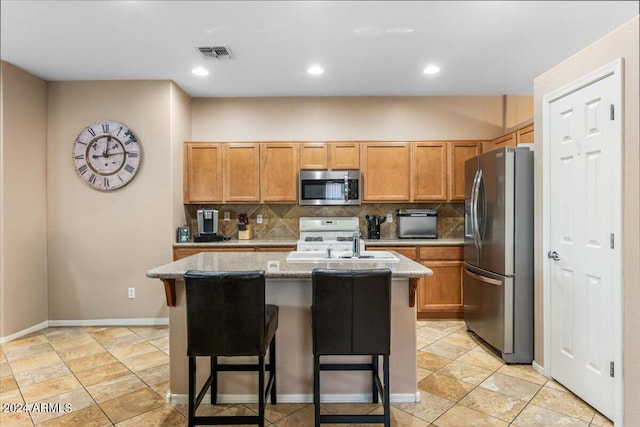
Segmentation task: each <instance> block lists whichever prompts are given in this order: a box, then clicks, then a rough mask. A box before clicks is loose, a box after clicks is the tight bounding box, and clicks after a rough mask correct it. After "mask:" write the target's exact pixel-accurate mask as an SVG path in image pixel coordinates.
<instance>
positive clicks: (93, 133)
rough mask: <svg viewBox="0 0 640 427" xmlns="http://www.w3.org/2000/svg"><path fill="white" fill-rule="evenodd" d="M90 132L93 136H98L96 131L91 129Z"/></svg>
mask: <svg viewBox="0 0 640 427" xmlns="http://www.w3.org/2000/svg"><path fill="white" fill-rule="evenodd" d="M88 131H89V133H90V134H91V136H96V131H94V130H93V129H91V128H89V129H88Z"/></svg>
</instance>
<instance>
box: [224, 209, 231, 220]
mask: <svg viewBox="0 0 640 427" xmlns="http://www.w3.org/2000/svg"><path fill="white" fill-rule="evenodd" d="M224 220H225V221H231V213H230V212H229V211H227V212H225V213H224Z"/></svg>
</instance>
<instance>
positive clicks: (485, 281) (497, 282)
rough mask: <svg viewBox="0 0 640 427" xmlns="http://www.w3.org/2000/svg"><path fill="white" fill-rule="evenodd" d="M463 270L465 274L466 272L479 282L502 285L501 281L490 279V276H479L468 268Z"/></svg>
mask: <svg viewBox="0 0 640 427" xmlns="http://www.w3.org/2000/svg"><path fill="white" fill-rule="evenodd" d="M464 272H465V273H466V274H468V275H469V276H471V277H473V278H474V279H476V280H479V281H481V282H484V283H488V284H490V285H496V286H501V285H502V282H501V281H500V280H496V279H491V278H490V277H485V276H481V275H479V274H475V273H472V272H471V271H469V269H468V268H465V269H464Z"/></svg>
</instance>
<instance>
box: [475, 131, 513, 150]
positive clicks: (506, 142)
mask: <svg viewBox="0 0 640 427" xmlns="http://www.w3.org/2000/svg"><path fill="white" fill-rule="evenodd" d="M515 146H516V133H515V132H511V133H508V134H506V135H502V136H501V137H499V138H496V139H494V140H492V141H487V142H486V143H485V146H484V147H483V150H482V151H491V150H495V149H497V148H502V147H515Z"/></svg>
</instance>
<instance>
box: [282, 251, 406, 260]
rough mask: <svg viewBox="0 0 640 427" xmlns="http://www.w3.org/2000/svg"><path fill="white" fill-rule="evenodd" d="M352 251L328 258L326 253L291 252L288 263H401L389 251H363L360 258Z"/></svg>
mask: <svg viewBox="0 0 640 427" xmlns="http://www.w3.org/2000/svg"><path fill="white" fill-rule="evenodd" d="M351 255H352V253H351V251H333V252H331V258H327V254H326V252H324V251H301V252H289V255H287V262H322V263H325V262H400V259H399V258H398V257H397V256H395V255H394V254H392V253H391V252H387V251H362V252H360V256H359V257H358V258H354V257H352V256H351Z"/></svg>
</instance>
